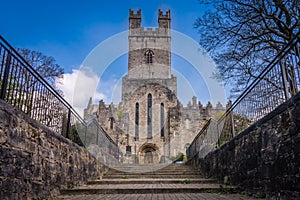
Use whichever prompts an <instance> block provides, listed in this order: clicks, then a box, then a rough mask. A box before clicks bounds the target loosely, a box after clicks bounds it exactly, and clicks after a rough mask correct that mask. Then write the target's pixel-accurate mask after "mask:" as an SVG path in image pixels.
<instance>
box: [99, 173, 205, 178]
mask: <svg viewBox="0 0 300 200" xmlns="http://www.w3.org/2000/svg"><path fill="white" fill-rule="evenodd" d="M195 177H199V175H190V174H175V175H174V174H144V175H143V174H130V175H127V174H124V175H121V174H119V175H118V174H116V175H114V174H111V175H106V176H104V177H102V179H132V178H134V179H143V178H146V179H150V178H167V179H180V178H185V179H192V178H195Z"/></svg>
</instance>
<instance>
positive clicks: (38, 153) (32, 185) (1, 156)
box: [0, 100, 106, 200]
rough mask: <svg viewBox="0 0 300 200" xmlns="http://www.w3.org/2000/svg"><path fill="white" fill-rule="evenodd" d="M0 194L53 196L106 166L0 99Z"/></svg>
mask: <svg viewBox="0 0 300 200" xmlns="http://www.w3.org/2000/svg"><path fill="white" fill-rule="evenodd" d="M0 145H1V146H0V197H1V199H9V200H11V199H31V198H42V197H48V196H56V195H58V194H59V189H60V188H64V187H72V186H74V185H77V184H81V183H84V182H86V181H87V179H91V178H96V177H98V176H99V175H101V172H103V171H104V170H106V167H105V166H104V165H103V164H100V163H99V162H98V161H97V160H96V159H95V158H94V157H93V156H92V155H91V154H89V153H88V152H87V151H85V150H84V149H83V148H82V147H80V146H78V145H77V144H75V143H72V142H71V141H70V140H68V139H66V138H64V137H63V136H61V135H59V134H56V133H54V132H52V131H51V130H50V129H48V128H47V127H45V126H43V125H41V124H39V123H37V122H36V121H34V120H32V119H30V118H29V117H28V116H26V115H25V114H24V113H22V112H20V111H18V110H16V109H14V108H13V107H11V106H10V105H8V104H6V103H5V102H3V101H1V100H0Z"/></svg>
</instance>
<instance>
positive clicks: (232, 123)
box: [230, 110, 235, 138]
mask: <svg viewBox="0 0 300 200" xmlns="http://www.w3.org/2000/svg"><path fill="white" fill-rule="evenodd" d="M230 121H231V134H232V137H233V138H234V137H235V130H234V119H233V112H232V110H231V111H230Z"/></svg>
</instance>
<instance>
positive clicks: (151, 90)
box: [84, 10, 224, 164]
mask: <svg viewBox="0 0 300 200" xmlns="http://www.w3.org/2000/svg"><path fill="white" fill-rule="evenodd" d="M141 21H142V19H141V10H138V11H137V12H136V13H134V11H132V10H130V11H129V36H128V40H129V52H128V73H127V74H126V75H125V76H124V77H123V79H122V102H121V103H120V104H119V105H113V104H110V105H105V103H104V102H103V101H102V100H101V101H100V102H99V105H93V103H92V100H90V102H89V104H88V107H87V108H86V109H85V111H84V118H85V119H89V118H90V117H96V118H97V119H98V120H99V122H100V124H101V125H102V126H103V128H104V129H105V130H106V131H107V133H108V134H110V136H111V137H112V138H113V139H114V140H115V141H116V142H117V143H118V144H119V147H120V148H121V150H122V151H123V153H124V154H125V155H126V158H127V161H126V162H138V163H141V164H145V163H158V162H165V161H166V159H165V158H171V157H175V156H176V155H177V154H178V153H179V152H185V146H187V145H188V144H189V143H190V142H191V140H192V139H193V138H194V137H195V135H196V134H197V133H198V132H199V131H200V129H201V127H202V125H203V123H204V122H205V120H207V119H209V118H210V117H212V116H213V115H214V114H216V113H217V112H222V111H224V108H223V106H222V105H220V104H218V105H217V107H216V108H213V107H212V105H211V104H210V103H208V104H207V106H203V105H202V104H201V103H200V102H197V98H196V97H193V99H192V103H189V105H188V106H186V107H184V106H183V105H182V104H181V103H180V102H179V100H178V99H177V79H176V77H175V76H174V75H173V74H172V73H171V35H170V21H171V16H170V11H167V12H166V13H163V12H162V11H161V10H159V11H158V27H157V28H156V29H152V28H147V29H146V30H145V29H144V27H142V26H141ZM130 155H133V156H130Z"/></svg>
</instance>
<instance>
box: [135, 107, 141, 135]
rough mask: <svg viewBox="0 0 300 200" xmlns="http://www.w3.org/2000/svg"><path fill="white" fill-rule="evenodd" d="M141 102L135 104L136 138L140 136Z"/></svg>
mask: <svg viewBox="0 0 300 200" xmlns="http://www.w3.org/2000/svg"><path fill="white" fill-rule="evenodd" d="M139 107H140V105H139V103H136V104H135V130H134V132H135V139H138V138H139V109H140V108H139Z"/></svg>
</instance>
